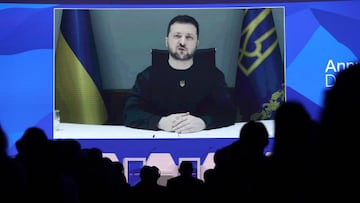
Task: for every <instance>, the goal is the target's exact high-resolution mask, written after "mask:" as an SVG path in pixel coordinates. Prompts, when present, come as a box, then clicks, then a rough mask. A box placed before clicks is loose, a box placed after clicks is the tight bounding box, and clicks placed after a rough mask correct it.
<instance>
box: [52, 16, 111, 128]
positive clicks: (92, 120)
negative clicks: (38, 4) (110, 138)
mask: <svg viewBox="0 0 360 203" xmlns="http://www.w3.org/2000/svg"><path fill="white" fill-rule="evenodd" d="M101 90H102V88H101V78H100V72H99V64H98V60H97V54H96V47H95V43H94V37H93V32H92V27H91V20H90V13H89V10H71V9H65V10H63V12H62V18H61V25H60V33H59V38H58V41H57V46H56V51H55V108H56V109H59V110H60V114H61V122H66V123H82V124H104V123H105V122H106V120H107V111H106V108H105V104H104V101H103V98H102V95H101V92H100V91H101Z"/></svg>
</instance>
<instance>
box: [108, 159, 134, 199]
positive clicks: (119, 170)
mask: <svg viewBox="0 0 360 203" xmlns="http://www.w3.org/2000/svg"><path fill="white" fill-rule="evenodd" d="M112 165H113V172H114V183H115V189H116V193H117V195H118V196H119V197H120V198H121V200H124V201H122V202H128V201H129V200H131V199H129V197H130V184H129V183H128V182H127V180H126V177H125V174H124V165H123V164H122V163H121V162H119V161H114V162H112Z"/></svg>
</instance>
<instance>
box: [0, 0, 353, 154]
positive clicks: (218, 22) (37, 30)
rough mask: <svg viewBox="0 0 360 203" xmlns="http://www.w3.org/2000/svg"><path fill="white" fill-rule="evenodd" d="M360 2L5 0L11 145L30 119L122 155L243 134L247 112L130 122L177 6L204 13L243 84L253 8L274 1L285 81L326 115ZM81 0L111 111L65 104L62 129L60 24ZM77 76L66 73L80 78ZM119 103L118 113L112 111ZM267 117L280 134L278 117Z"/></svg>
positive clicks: (208, 145) (198, 146) (0, 17)
mask: <svg viewBox="0 0 360 203" xmlns="http://www.w3.org/2000/svg"><path fill="white" fill-rule="evenodd" d="M359 6H360V2H358V1H330V2H316V1H314V2H289V3H251V4H234V3H233V4H201V5H199V4H196V5H191V4H183V5H181V4H176V5H174V4H169V5H165V4H163V5H155V4H153V5H151V4H147V5H135V4H132V5H129V4H127V5H125V4H106V5H105V4H104V5H103V4H96V5H94V4H89V5H87V4H81V5H72V4H65V5H61V4H20V3H17V4H0V27H1V32H0V67H1V69H0V73H1V74H0V83H1V88H0V94H1V95H2V100H1V102H0V123H1V125H2V127H3V128H4V130H5V131H6V133H7V135H8V138H9V153H10V154H15V153H16V148H15V142H16V141H17V140H18V139H19V138H20V137H21V136H22V134H23V132H24V131H25V129H26V128H28V127H30V126H38V127H40V128H42V129H44V130H45V131H46V133H47V135H48V136H49V138H51V139H53V138H55V139H57V138H67V137H68V138H76V139H79V140H80V141H81V143H82V145H83V146H84V147H86V146H96V147H99V148H101V149H102V150H103V151H104V152H114V153H116V154H117V156H118V157H119V159H122V158H124V157H147V156H148V154H149V153H152V152H169V153H171V154H172V156H173V157H174V158H175V160H177V159H176V157H184V156H188V157H200V158H201V159H204V158H205V156H206V155H207V154H208V153H209V152H213V151H214V150H216V149H217V148H219V147H222V146H224V145H226V144H228V143H230V142H232V141H233V140H234V139H236V138H237V137H238V133H239V129H240V128H241V125H242V123H243V122H244V121H246V120H244V119H241V118H240V119H239V120H238V122H237V123H236V125H234V126H235V127H234V128H231V127H230V128H221V129H216V130H215V131H214V132H213V133H210V132H207V131H205V132H200V133H198V134H192V135H189V136H183V135H176V136H173V135H170V134H166V133H164V132H161V131H146V130H142V129H128V128H125V127H124V126H122V125H121V116H120V114H119V113H118V112H119V111H120V112H121V110H122V105H123V103H121V102H123V101H124V98H123V97H122V96H123V94H124V92H125V93H127V90H129V89H130V88H131V87H132V85H133V83H134V80H135V77H136V75H137V73H138V72H139V71H141V70H143V69H145V68H146V67H147V66H149V65H150V64H151V49H165V43H164V41H165V40H164V38H165V36H166V27H167V23H168V21H169V20H170V19H171V17H173V16H175V15H177V14H189V15H192V16H194V17H196V18H197V19H198V20H199V22H200V38H199V40H200V45H199V48H203V49H205V48H215V49H216V66H217V67H218V68H219V69H220V70H221V71H222V72H223V73H224V76H225V80H226V83H227V84H228V86H229V88H230V90H231V91H233V93H234V94H236V93H237V88H238V87H237V85H236V84H237V82H236V80H237V72H238V71H239V70H240V69H241V68H239V63H240V62H239V60H238V59H239V56H240V55H239V50H240V48H241V47H240V45H241V43H240V41H241V40H242V39H241V37H242V36H241V33H242V30H243V23H244V17H243V13H244V10H245V9H253V8H270V9H271V10H272V20H273V23H274V27H275V30H276V34H277V40H278V48H279V52H280V56H281V61H280V62H281V63H283V66H282V68H283V69H282V70H283V72H282V74H283V80H280V81H279V80H278V81H277V82H279V83H280V84H284V86H283V90H284V91H283V97H284V99H285V100H297V101H300V102H302V103H303V104H304V106H305V107H306V109H307V110H308V111H309V113H310V114H311V116H312V118H313V119H315V120H318V119H319V117H320V114H321V110H322V105H323V96H324V92H325V91H326V89H327V88H329V87H331V86H332V84H333V83H334V81H335V80H336V74H337V72H339V71H340V70H341V69H344V68H346V67H347V66H348V65H349V64H351V63H353V62H355V61H358V59H359V55H360V48H359V46H358V44H359V40H360V39H359V38H358V36H357V33H359V32H358V30H359V29H360V15H359V13H358V11H357V9H356V8H358V7H359ZM73 9H77V10H87V11H89V13H90V22H91V27H92V34H91V37H92V38H93V40H94V45H96V60H97V62H96V63H97V64H98V65H99V66H98V67H99V70H98V81H101V83H100V86H101V88H100V90H101V91H100V93H99V94H100V95H101V96H102V99H103V102H104V105H105V110H106V111H107V112H106V114H107V115H106V116H105V117H100V121H99V120H98V121H96V122H95V123H97V124H96V125H94V124H93V123H92V122H93V121H90V122H88V123H87V122H84V123H81V122H72V121H70V122H67V121H66V119H67V118H66V117H67V116H66V113H65V112H66V110H61V109H60V116H61V118H60V119H61V120H60V122H61V124H60V127H59V128H60V129H58V130H56V129H55V128H54V127H55V126H54V116H55V109H56V94H55V92H56V88H57V87H56V80H55V78H56V71H55V70H56V66H57V65H56V61H57V60H59V59H57V58H56V52H57V50H56V49H57V48H58V44H59V39H60V38H61V37H60V36H61V35H62V34H63V33H62V30H61V26H60V25H61V21H62V17H63V11H64V10H73ZM75 34H76V33H75ZM89 36H90V34H89ZM92 54H94V53H92ZM77 56H79V55H77ZM91 59H94V58H91ZM77 60H78V59H77ZM79 61H80V60H79ZM278 62H279V61H278ZM75 63H77V61H75ZM84 70H85V69H84ZM85 73H86V74H85V76H84V75H83V79H84V77H85V81H86V80H88V79H89V78H91V79H93V78H92V77H91V76H93V73H94V72H85ZM80 75H81V74H80ZM72 76H74V75H72ZM72 76H71V77H68V78H64V79H65V80H70V81H74V80H76V78H72ZM94 81H95V82H94ZM94 81H93V82H94V84H95V86H94V84H92V85H93V86H91V85H90V86H91V87H92V88H94V87H96V88H97V89H98V90H99V87H100V86H98V85H99V83H97V82H98V81H97V80H96V79H94ZM87 87H89V86H87ZM58 88H60V89H61V88H64V87H58ZM96 94H97V93H95V97H96V96H98V95H96ZM93 96H94V95H93ZM71 102H74V101H71ZM118 102H119V103H118ZM117 104H118V106H117ZM109 108H111V109H113V110H114V111H116V113H114V112H113V113H112V112H111V111H110V113H109V111H108V110H109ZM91 116H93V115H91ZM263 121H264V123H265V124H266V125H267V127H268V129H269V133H270V134H271V135H272V134H273V129H272V120H271V117H270V119H264V120H263ZM62 125H63V126H62ZM122 129H123V131H122ZM69 132H70V133H69ZM157 138H159V139H157ZM173 138H174V139H173ZM183 138H191V139H183Z"/></svg>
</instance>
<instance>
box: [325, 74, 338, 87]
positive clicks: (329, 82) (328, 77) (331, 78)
mask: <svg viewBox="0 0 360 203" xmlns="http://www.w3.org/2000/svg"><path fill="white" fill-rule="evenodd" d="M335 81H336V76H335V75H334V74H325V87H326V88H328V87H332V86H334V84H335Z"/></svg>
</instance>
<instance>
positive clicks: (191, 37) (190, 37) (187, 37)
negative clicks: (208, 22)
mask: <svg viewBox="0 0 360 203" xmlns="http://www.w3.org/2000/svg"><path fill="white" fill-rule="evenodd" d="M186 39H188V40H192V39H194V37H193V36H186Z"/></svg>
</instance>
